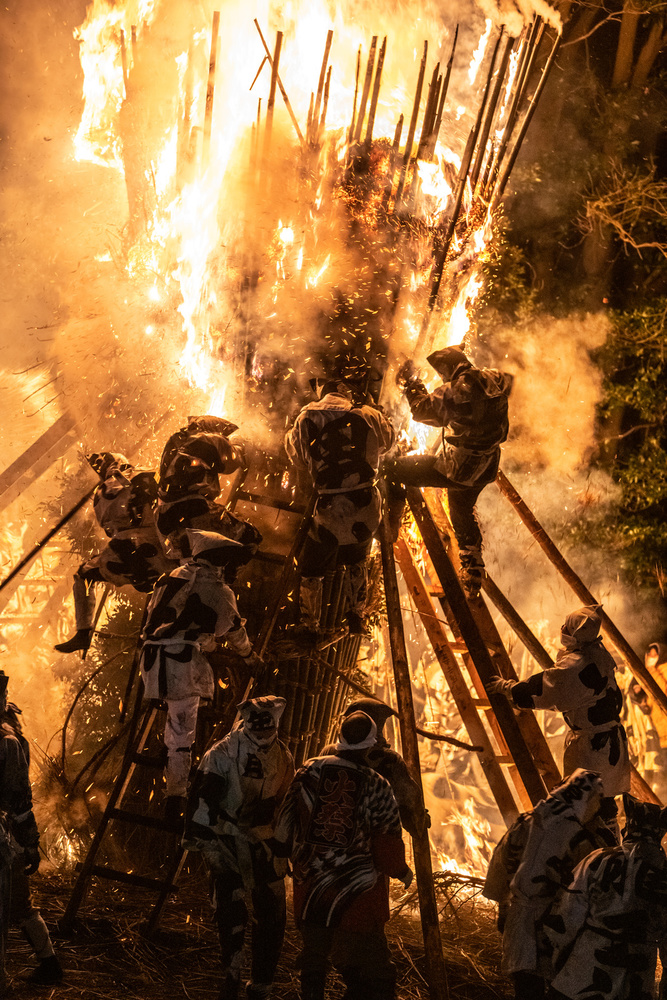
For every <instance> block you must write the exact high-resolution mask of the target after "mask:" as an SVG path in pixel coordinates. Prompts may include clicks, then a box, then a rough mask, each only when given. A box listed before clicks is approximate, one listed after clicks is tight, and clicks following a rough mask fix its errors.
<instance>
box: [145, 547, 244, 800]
mask: <svg viewBox="0 0 667 1000" xmlns="http://www.w3.org/2000/svg"><path fill="white" fill-rule="evenodd" d="M187 538H188V547H189V548H190V550H191V552H192V555H191V556H190V557H189V558H188V559H185V560H184V561H183V562H182V563H181V565H180V566H178V567H177V568H176V569H175V570H173V571H172V572H171V573H170V574H169V576H163V577H161V579H160V580H159V582H158V584H157V586H156V588H155V590H154V592H153V596H152V597H151V599H150V602H149V604H148V608H147V611H146V624H145V626H144V630H143V632H142V639H143V645H142V647H141V655H140V661H139V665H140V668H141V678H142V680H143V683H144V688H145V697H146V698H155V699H160V700H163V701H165V702H166V704H167V722H166V725H165V732H164V742H165V746H166V748H167V767H166V769H165V777H166V782H167V787H166V794H167V816H168V818H171V819H175V818H177V817H178V815H179V813H180V812H181V811H182V807H183V805H184V796H185V795H186V793H187V789H188V779H189V776H190V765H191V749H192V744H193V742H194V738H195V731H196V727H197V714H198V711H199V702H200V700H201V699H202V698H205V699H211V698H213V694H214V677H213V670H212V669H211V665H210V663H209V661H208V659H207V657H206V652H207V651H209V652H210V651H212V650H213V649H215V646H216V641H217V640H221V639H223V638H224V639H225V641H226V642H227V643H228V645H229V646H231V648H232V649H233V650H234V652H236V653H238V654H239V656H241V657H243V659H244V660H245V663H246V667H247V676H248V677H250V675H251V673H252V671H253V669H255V668H257V667H258V665H259V664H260V663H261V660H260V658H259V657H258V656H257V655H256V654H255V653H253V651H252V645H251V643H250V640H249V638H248V634H247V632H246V630H245V627H244V624H245V623H244V622H243V621H242V619H241V618H240V616H239V613H238V608H237V606H236V598H235V596H234V592H233V591H232V589H231V587H230V586H229V585H228V583H227V582H226V580H227V578H228V577H231V578H233V575H234V573H235V572H236V568H237V565H238V564H239V562H245V560H246V558H247V552H246V550H245V546H243V545H241V544H240V543H239V542H235V541H234V540H233V539H231V538H226V537H225V536H224V535H220V534H217V533H215V532H212V531H193V530H192V529H188V532H187Z"/></svg>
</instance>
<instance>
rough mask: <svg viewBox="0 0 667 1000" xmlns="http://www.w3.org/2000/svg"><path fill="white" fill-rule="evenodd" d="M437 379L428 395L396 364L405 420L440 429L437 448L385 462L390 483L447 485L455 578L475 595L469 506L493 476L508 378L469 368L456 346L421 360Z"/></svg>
mask: <svg viewBox="0 0 667 1000" xmlns="http://www.w3.org/2000/svg"><path fill="white" fill-rule="evenodd" d="M427 361H428V363H429V364H430V365H431V367H432V368H435V370H436V372H437V373H438V375H440V377H441V378H442V382H443V384H442V385H441V386H438V388H437V389H436V390H435V392H432V393H429V391H428V390H427V388H426V386H425V385H424V383H423V382H422V380H421V379H420V378H419V376H418V374H417V372H416V370H415V366H414V364H413V362H412V361H406V362H405V364H403V365H401V367H400V368H399V370H398V374H397V382H398V384H399V385H401V386H402V387H403V391H404V393H405V396H406V398H407V401H408V403H409V405H410V410H411V412H412V416H413V419H414V420H416V421H417V422H418V423H421V424H429V425H430V426H432V427H442V446H443V447H442V453H441V454H438V455H410V456H406V457H404V458H397V459H395V460H394V461H392V462H388V463H386V465H385V469H384V472H385V475H386V477H387V479H388V480H389V482H390V483H392V484H394V485H395V486H399V485H403V486H434V487H440V488H441V489H446V490H447V499H448V502H449V516H450V519H451V522H452V528H453V529H454V534H455V536H456V542H457V544H458V547H459V557H460V560H461V583H462V585H463V588H464V590H465V591H466V593H467V595H468V596H469V597H477V595H478V594H479V591H480V587H481V583H482V578H483V574H484V560H483V559H482V533H481V532H480V530H479V525H478V523H477V518H476V516H475V504H476V502H477V498H478V496H479V494H480V493H481V492H482V490H483V489H484V487H485V486H487V485H488V484H489V483H492V482H493V481H494V479H495V478H496V474H497V472H498V466H499V464H500V445H501V444H502V443H503V441H505V440H506V439H507V434H508V431H509V421H508V416H507V401H508V397H509V394H510V391H511V389H512V380H513V379H512V376H511V375H508V374H506V373H504V372H500V371H497V370H496V369H495V368H475V366H474V365H473V364H472V362H470V361H469V360H468V358H467V357H466V355H465V354H464V353H463V350H462V347H461V346H458V347H446V348H444V350H441V351H435V352H434V353H433V354H430V355H429V356H428V358H427Z"/></svg>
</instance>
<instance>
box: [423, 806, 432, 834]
mask: <svg viewBox="0 0 667 1000" xmlns="http://www.w3.org/2000/svg"><path fill="white" fill-rule="evenodd" d="M424 823H425V824H426V829H427V830H430V829H431V814H430V812H429V811H428V809H424Z"/></svg>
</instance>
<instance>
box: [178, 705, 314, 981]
mask: <svg viewBox="0 0 667 1000" xmlns="http://www.w3.org/2000/svg"><path fill="white" fill-rule="evenodd" d="M285 704H286V702H285V699H284V698H278V697H275V696H273V695H267V696H265V697H263V698H251V699H249V700H247V701H244V702H242V703H241V704H240V705H239V706H238V709H239V713H240V716H241V725H240V726H239V727H237V728H235V729H233V730H232V732H231V733H229V735H228V736H225V738H224V739H222V740H220V741H219V742H218V743H216V744H214V746H212V747H211V749H210V750H208V751H207V752H206V754H205V755H204V758H203V760H202V762H201V764H200V765H199V769H198V771H197V774H196V777H195V779H194V782H193V789H192V792H191V794H190V799H189V804H188V822H187V826H186V835H185V840H184V844H185V846H186V847H187V848H188V849H189V850H193V851H201V853H202V854H203V855H204V859H205V861H206V864H207V866H208V868H209V871H210V872H211V879H212V887H213V895H212V902H213V908H214V912H215V921H216V924H217V928H218V934H219V937H220V949H221V955H222V967H223V984H222V991H221V993H220V1000H236V998H237V997H238V995H239V989H240V982H241V965H242V958H243V941H244V937H245V928H246V925H247V922H248V908H247V906H246V895H247V894H249V895H250V897H251V898H252V905H253V924H252V947H251V952H252V967H251V979H250V982H249V983H247V985H246V996H248V997H252V998H255V1000H262V998H266V997H269V996H270V994H271V985H272V983H273V977H274V973H275V970H276V966H277V964H278V958H279V957H280V951H281V948H282V943H283V937H284V933H285V912H286V906H285V885H284V876H285V873H286V865H285V863H284V861H282V860H280V859H275V858H274V856H273V853H272V850H271V846H270V838H271V837H272V835H273V830H274V823H275V817H276V814H277V811H278V808H279V806H280V804H281V802H282V800H283V798H284V796H285V793H286V792H287V789H288V787H289V784H290V782H291V780H292V778H293V776H294V761H293V760H292V755H291V754H290V752H289V750H288V749H287V748H286V747H285V746H284V744H283V743H281V742H280V740H279V739H278V723H279V721H280V717H281V716H282V714H283V711H284V709H285Z"/></svg>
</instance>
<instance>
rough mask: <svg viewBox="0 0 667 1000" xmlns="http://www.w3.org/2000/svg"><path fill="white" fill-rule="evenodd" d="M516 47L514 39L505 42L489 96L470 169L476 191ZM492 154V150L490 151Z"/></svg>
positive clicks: (471, 182)
mask: <svg viewBox="0 0 667 1000" xmlns="http://www.w3.org/2000/svg"><path fill="white" fill-rule="evenodd" d="M513 47H514V39H513V38H508V39H507V41H506V42H505V48H504V50H503V54H502V57H501V60H500V66H499V67H498V73H497V74H496V82H495V84H494V86H493V91H492V93H491V97H490V98H489V103H488V106H487V109H486V116H485V118H484V125H483V126H482V131H481V135H480V138H479V142H478V144H477V156H476V157H475V162H474V163H473V166H472V170H471V171H470V187H471V188H472V190H473V191H474V190H475V188H476V187H477V181H478V179H479V175H480V172H481V170H482V163H483V161H484V157H485V155H486V153H487V145H488V141H489V135H490V133H491V126H492V125H493V119H494V117H495V114H496V109H497V107H498V100H499V98H500V91H501V90H502V86H503V82H504V80H505V72H506V70H507V64H508V63H509V58H510V54H511V52H512V49H513ZM489 155H490V151H489Z"/></svg>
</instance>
